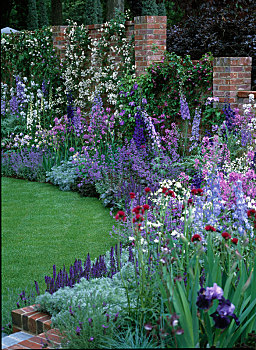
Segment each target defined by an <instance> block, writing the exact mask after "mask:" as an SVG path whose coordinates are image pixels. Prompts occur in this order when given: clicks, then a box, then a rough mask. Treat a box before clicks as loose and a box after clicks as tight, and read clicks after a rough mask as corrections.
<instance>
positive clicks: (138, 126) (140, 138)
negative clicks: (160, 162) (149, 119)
mask: <svg viewBox="0 0 256 350" xmlns="http://www.w3.org/2000/svg"><path fill="white" fill-rule="evenodd" d="M143 131H144V122H143V120H142V117H141V113H140V112H138V113H136V114H135V129H134V134H133V140H134V142H135V144H136V146H137V147H138V148H139V147H141V146H142V145H145V143H146V139H145V136H144V132H143Z"/></svg>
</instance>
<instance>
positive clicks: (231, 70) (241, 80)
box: [213, 57, 252, 108]
mask: <svg viewBox="0 0 256 350" xmlns="http://www.w3.org/2000/svg"><path fill="white" fill-rule="evenodd" d="M251 70H252V58H251V57H216V58H214V61H213V96H214V97H218V98H219V101H220V102H222V103H224V102H230V105H231V108H234V107H238V108H240V107H241V103H244V102H246V100H243V101H241V100H239V92H241V91H247V92H248V93H246V96H248V94H249V92H250V90H251Z"/></svg>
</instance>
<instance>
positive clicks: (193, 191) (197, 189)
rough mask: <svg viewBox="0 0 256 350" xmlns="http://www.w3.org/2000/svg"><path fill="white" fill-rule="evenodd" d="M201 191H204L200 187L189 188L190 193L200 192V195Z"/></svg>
mask: <svg viewBox="0 0 256 350" xmlns="http://www.w3.org/2000/svg"><path fill="white" fill-rule="evenodd" d="M203 192H204V190H202V189H201V188H193V189H192V190H191V193H192V194H200V195H202V194H203Z"/></svg>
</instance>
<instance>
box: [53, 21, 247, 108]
mask: <svg viewBox="0 0 256 350" xmlns="http://www.w3.org/2000/svg"><path fill="white" fill-rule="evenodd" d="M166 22H167V17H166V16H140V17H135V18H134V21H129V22H126V23H125V26H126V35H127V37H128V38H131V37H132V35H134V39H135V40H134V49H135V66H136V74H137V75H141V74H144V73H145V72H146V68H147V67H148V66H149V65H150V64H151V63H152V62H155V61H158V62H159V61H161V60H162V57H163V53H164V51H165V50H166ZM86 27H87V28H88V30H89V35H90V36H91V37H92V38H95V39H99V38H100V37H101V32H100V29H101V25H99V24H94V25H89V26H86ZM64 29H65V26H55V27H53V44H54V46H55V48H56V49H57V52H58V53H59V54H60V56H61V57H62V58H63V57H64V55H65V37H64ZM116 59H118V57H116ZM251 71H252V58H251V57H216V58H214V61H213V96H214V97H218V98H219V100H220V102H221V103H224V102H227V101H228V102H230V104H231V107H232V108H234V107H239V108H240V107H241V106H242V104H243V103H247V102H248V97H247V96H248V95H249V93H250V92H251V85H252V82H251V80H252V76H251ZM241 91H247V92H246V93H243V94H242V95H243V97H241V96H242V95H241Z"/></svg>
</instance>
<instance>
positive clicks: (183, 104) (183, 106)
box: [180, 94, 190, 120]
mask: <svg viewBox="0 0 256 350" xmlns="http://www.w3.org/2000/svg"><path fill="white" fill-rule="evenodd" d="M180 113H181V118H182V119H183V120H186V119H190V111H189V107H188V103H187V101H186V97H185V96H184V95H182V94H181V95H180Z"/></svg>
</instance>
